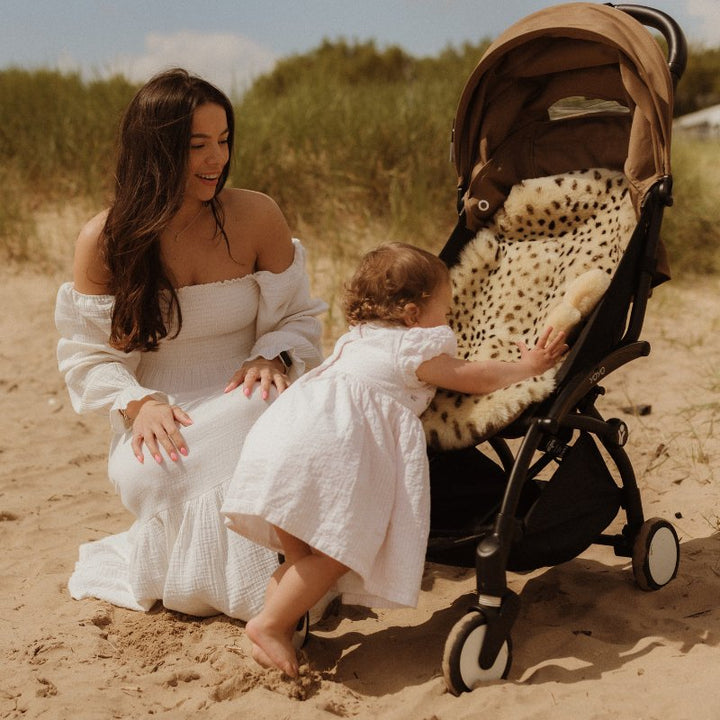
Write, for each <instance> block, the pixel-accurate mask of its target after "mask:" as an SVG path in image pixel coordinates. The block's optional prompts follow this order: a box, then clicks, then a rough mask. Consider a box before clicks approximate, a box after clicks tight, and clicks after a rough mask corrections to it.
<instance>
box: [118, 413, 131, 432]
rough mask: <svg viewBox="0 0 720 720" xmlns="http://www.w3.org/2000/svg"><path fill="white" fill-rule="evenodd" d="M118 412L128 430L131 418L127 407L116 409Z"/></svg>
mask: <svg viewBox="0 0 720 720" xmlns="http://www.w3.org/2000/svg"><path fill="white" fill-rule="evenodd" d="M118 412H119V413H120V416H121V417H122V419H123V422H124V423H125V427H126V428H127V429H128V430H129V429H130V428H131V427H132V424H133V420H132V419H131V418H130V416H129V415H128V412H127V409H126V408H123V409H122V410H118Z"/></svg>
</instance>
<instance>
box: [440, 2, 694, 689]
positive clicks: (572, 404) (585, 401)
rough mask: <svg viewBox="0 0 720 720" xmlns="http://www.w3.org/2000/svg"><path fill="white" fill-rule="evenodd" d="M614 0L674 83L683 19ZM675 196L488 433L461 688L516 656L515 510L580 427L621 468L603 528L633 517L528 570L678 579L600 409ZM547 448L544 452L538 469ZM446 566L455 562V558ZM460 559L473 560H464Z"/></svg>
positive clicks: (458, 232)
mask: <svg viewBox="0 0 720 720" xmlns="http://www.w3.org/2000/svg"><path fill="white" fill-rule="evenodd" d="M607 5H609V6H610V7H613V8H615V9H617V10H619V11H622V12H624V13H627V14H628V15H630V16H631V17H632V18H634V19H635V20H638V21H639V22H640V23H641V24H642V25H645V26H649V27H652V28H654V29H656V30H658V31H660V32H661V33H662V35H663V37H664V38H665V40H666V42H667V48H668V49H667V56H668V66H669V70H670V73H671V76H672V81H673V87H674V86H675V85H676V83H677V81H678V80H679V78H680V76H681V75H682V72H683V70H684V68H685V63H686V57H687V50H686V44H685V39H684V36H683V33H682V31H681V30H680V28H679V26H678V25H677V23H676V22H675V21H674V20H673V19H672V18H671V17H669V16H668V15H666V14H665V13H663V12H660V11H658V10H655V9H653V8H647V7H643V6H637V5H611V4H610V3H607ZM466 190H467V188H466V187H464V186H463V185H460V186H459V188H458V213H459V220H458V223H457V226H456V228H455V230H454V231H453V233H452V235H451V236H450V238H449V240H448V241H447V243H446V245H445V247H444V249H443V250H442V252H441V253H440V257H441V258H442V259H443V260H444V261H445V262H446V264H448V265H449V266H452V265H454V264H455V263H456V262H457V261H458V258H459V255H460V251H461V250H462V248H463V247H464V246H465V244H466V243H467V242H468V241H469V240H470V239H471V238H472V237H473V235H474V232H473V231H471V230H469V229H468V228H467V225H466V217H465V209H464V205H463V198H464V196H465V194H466ZM672 202H673V200H672V177H671V176H670V175H669V174H668V175H665V176H663V177H661V178H660V179H659V180H657V181H656V182H655V183H654V184H653V185H652V186H651V187H650V188H649V190H648V192H647V193H646V195H645V198H644V201H643V204H642V208H641V212H640V215H639V219H638V223H637V226H636V228H635V231H634V233H633V236H632V238H631V239H630V242H629V244H628V248H627V250H626V252H625V254H624V256H623V258H622V260H621V261H620V264H619V266H618V268H617V271H616V273H615V274H614V276H613V279H612V281H611V284H610V287H609V289H608V290H607V292H606V293H605V295H604V297H603V299H602V300H601V301H600V303H599V305H598V306H597V307H596V308H595V310H594V311H593V312H592V314H591V315H590V317H589V318H588V319H587V320H586V321H585V324H584V326H583V327H582V329H580V331H579V333H578V336H577V338H576V339H575V342H574V343H573V344H572V347H571V350H570V351H569V353H568V355H567V357H566V359H565V361H564V363H563V365H562V367H561V368H560V369H559V373H558V377H557V386H558V388H559V390H558V391H557V392H556V393H554V394H553V395H551V397H549V398H548V399H547V400H545V401H543V402H541V403H539V404H537V405H535V406H533V407H531V408H528V410H527V411H525V412H524V413H523V415H522V416H521V417H520V418H518V419H517V420H516V421H514V422H513V423H511V425H510V426H508V427H507V428H505V429H504V430H502V431H501V432H500V433H498V434H496V435H494V436H493V437H491V438H489V439H488V442H489V444H490V445H491V447H492V448H493V450H494V451H495V454H496V455H497V456H498V458H499V460H500V463H501V465H502V468H503V471H504V473H505V475H506V477H507V481H506V485H505V489H504V494H503V496H502V499H501V502H500V505H499V510H498V512H497V514H496V515H495V517H494V520H493V522H492V525H491V526H489V527H485V528H483V532H481V533H476V534H475V535H472V536H471V537H470V538H464V539H463V542H465V543H466V544H467V542H468V541H469V542H471V543H472V544H473V545H474V546H475V548H474V553H473V555H474V563H475V570H476V585H477V602H476V603H475V604H473V605H472V606H471V607H470V608H469V610H468V613H467V614H466V615H465V616H464V617H463V618H462V619H461V620H460V621H459V622H458V623H457V624H456V625H455V626H454V628H453V629H452V631H451V632H450V634H449V636H448V638H447V641H446V644H445V652H444V658H443V674H444V677H445V681H446V684H447V686H448V688H449V690H450V691H451V692H453V693H454V694H460V693H461V692H466V691H469V690H472V689H473V687H475V686H477V685H478V684H481V683H483V682H487V681H493V680H498V679H500V678H505V677H507V674H508V672H509V670H510V665H511V662H512V647H511V642H510V634H511V630H512V627H513V624H514V622H515V620H516V618H517V616H518V612H519V608H520V598H519V596H518V595H517V594H516V593H515V592H514V591H512V590H510V589H509V588H508V583H507V571H508V569H510V570H512V569H513V566H514V565H517V560H516V559H514V558H513V552H514V549H513V544H514V543H515V542H516V541H517V539H518V535H519V532H521V528H520V526H521V525H522V522H521V521H520V520H519V518H518V508H519V506H520V505H521V504H522V499H523V493H524V491H525V490H526V488H527V487H528V484H529V483H531V482H535V481H536V480H535V479H536V477H537V475H538V474H539V473H540V472H541V471H542V470H543V469H544V468H545V467H546V466H547V465H549V464H550V463H551V462H553V460H557V459H561V458H562V457H563V456H564V455H565V454H566V453H567V452H568V450H569V449H571V445H570V443H571V440H572V438H573V437H575V436H576V434H579V436H580V437H584V438H588V437H592V438H596V439H597V440H598V441H599V443H600V444H601V446H602V447H603V448H604V450H605V451H606V452H607V454H608V455H609V456H610V458H611V459H612V461H613V463H614V465H615V467H616V469H617V474H618V475H619V480H620V487H619V488H617V501H616V505H614V506H612V503H611V508H610V515H609V516H607V517H604V518H601V519H600V522H601V523H602V525H601V527H602V528H603V529H604V528H607V526H608V525H609V524H610V522H611V521H612V520H613V519H614V518H615V516H616V514H617V509H619V508H622V509H623V510H624V512H625V515H626V522H625V525H624V527H623V528H622V531H621V532H620V533H618V534H606V533H605V532H603V531H600V532H599V534H598V535H597V536H596V537H595V538H594V540H591V541H590V542H589V543H587V544H585V545H582V544H581V545H580V546H578V547H577V548H575V549H574V550H573V551H572V552H571V553H570V555H569V556H568V555H567V553H565V554H563V553H562V552H561V553H560V554H559V555H558V554H555V555H554V554H553V552H554V551H551V552H550V556H549V558H547V557H546V558H542V557H541V558H540V560H539V562H534V561H535V560H537V558H534V557H531V559H530V561H529V564H528V562H527V560H526V561H525V562H523V561H522V560H521V561H520V569H531V568H532V569H534V568H538V567H542V566H545V565H553V564H557V563H559V562H563V561H565V560H568V559H571V557H575V556H576V555H577V554H579V552H582V550H584V549H585V548H586V547H588V546H589V545H592V544H597V545H605V546H609V547H612V548H613V550H614V552H615V554H616V555H617V556H620V557H628V558H632V566H633V574H634V576H635V579H636V582H637V583H638V585H639V586H640V588H641V589H643V590H657V589H659V588H660V587H662V586H664V585H665V584H667V583H668V582H670V580H672V579H673V578H674V577H675V575H676V574H677V570H678V565H679V541H678V537H677V534H676V532H675V530H674V528H673V526H672V525H671V524H670V523H669V522H667V521H665V520H662V519H660V518H652V519H650V520H646V519H645V516H644V512H643V506H642V500H641V496H640V491H639V488H638V484H637V480H636V476H635V472H634V470H633V466H632V463H631V461H630V458H629V456H628V454H627V452H626V451H625V449H624V446H625V444H626V442H627V439H628V435H629V433H628V427H627V425H626V423H625V422H624V421H622V420H620V419H617V418H609V419H605V418H603V416H602V415H601V413H600V412H599V411H598V409H597V408H596V407H595V405H596V402H597V400H598V398H599V397H600V396H601V395H603V393H604V388H603V387H602V386H601V385H600V383H601V382H602V381H603V380H604V379H605V378H607V376H608V375H610V374H611V373H612V372H614V371H615V370H617V369H619V368H621V367H623V366H624V365H626V364H628V363H629V362H632V361H633V360H635V359H637V358H639V357H643V356H647V355H648V354H649V353H650V344H649V343H648V342H647V341H645V340H641V339H640V333H641V330H642V325H643V320H644V317H645V311H646V307H647V302H648V299H649V297H650V295H651V293H652V288H653V286H654V285H656V284H657V282H658V276H659V275H660V274H662V269H661V268H659V267H658V255H659V253H660V252H661V242H660V226H661V222H662V216H663V212H664V208H665V207H667V206H670V205H672ZM663 279H665V278H663ZM593 335H599V336H600V337H601V338H603V340H602V342H605V343H606V345H607V347H603V346H600V347H598V344H597V343H594V342H593V340H592V336H593ZM510 439H516V440H520V444H519V449H518V451H517V454H514V453H513V451H512V450H511V448H510V445H509V443H508V440H510ZM538 452H539V453H542V457H541V458H540V459H539V460H537V461H535V463H534V464H533V460H534V458H535V457H536V454H537V453H538ZM431 468H432V462H431ZM431 477H432V473H431ZM539 484H540V485H546V484H547V481H539ZM613 485H614V481H613ZM608 517H609V519H608ZM432 540H433V530H432V527H431V542H430V544H429V551H428V559H430V560H433V559H434V558H433V555H432ZM452 542H453V540H451V541H450V545H452ZM531 555H532V553H531ZM467 559H468V556H467V554H466V558H465V560H467ZM437 561H438V562H447V559H446V558H441V559H438V560H437ZM454 564H461V565H463V564H464V565H468V566H470V565H469V563H467V562H458V563H454Z"/></svg>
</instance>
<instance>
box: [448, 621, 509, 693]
mask: <svg viewBox="0 0 720 720" xmlns="http://www.w3.org/2000/svg"><path fill="white" fill-rule="evenodd" d="M486 630H487V620H486V618H485V615H484V614H483V613H482V612H480V611H478V610H474V611H472V612H470V613H468V614H467V615H465V616H464V617H463V618H462V619H461V620H459V621H458V622H457V623H455V625H454V627H453V629H452V630H451V631H450V634H449V635H448V638H447V640H446V641H445V650H444V652H443V662H442V669H443V676H444V678H445V684H446V685H447V687H448V690H450V692H451V693H453V695H460V694H461V693H464V692H469V691H470V690H472V689H473V688H474V687H476V686H477V685H479V684H481V683H484V682H492V681H494V680H501V679H504V678H506V677H507V674H508V672H509V671H510V665H511V664H512V648H511V645H510V639H509V638H508V639H507V640H505V642H504V643H503V645H502V647H501V648H500V652H499V653H498V656H497V658H496V659H495V662H494V663H493V665H492V667H490V668H488V669H487V670H485V669H483V668H482V667H480V651H481V649H482V646H483V641H484V639H485V632H486Z"/></svg>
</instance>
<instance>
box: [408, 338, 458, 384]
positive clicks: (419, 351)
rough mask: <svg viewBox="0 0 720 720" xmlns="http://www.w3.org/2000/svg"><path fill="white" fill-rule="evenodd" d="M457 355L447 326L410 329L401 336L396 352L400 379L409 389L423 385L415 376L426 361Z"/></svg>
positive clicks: (455, 346)
mask: <svg viewBox="0 0 720 720" xmlns="http://www.w3.org/2000/svg"><path fill="white" fill-rule="evenodd" d="M456 353H457V339H456V337H455V334H454V333H453V331H452V330H451V329H450V327H448V326H447V325H441V326H439V327H431V328H421V327H414V328H410V329H409V330H408V331H407V332H406V333H405V334H404V336H403V339H402V342H401V344H400V348H399V350H398V359H399V367H400V373H401V375H402V379H403V381H404V382H406V383H407V384H408V385H409V386H410V387H413V386H414V387H420V386H422V385H424V384H425V383H423V382H422V381H421V380H420V379H419V378H418V376H417V375H416V374H415V373H416V371H417V369H418V368H419V367H420V365H422V364H423V363H424V362H425V361H426V360H430V359H431V358H434V357H436V356H438V355H443V354H447V355H451V356H452V357H455V355H456Z"/></svg>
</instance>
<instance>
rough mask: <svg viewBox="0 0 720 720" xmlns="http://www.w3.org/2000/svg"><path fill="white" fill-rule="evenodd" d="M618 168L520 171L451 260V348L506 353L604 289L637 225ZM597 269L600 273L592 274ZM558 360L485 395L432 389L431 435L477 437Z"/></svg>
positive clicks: (543, 393) (574, 317) (443, 442)
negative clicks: (523, 175) (542, 173)
mask: <svg viewBox="0 0 720 720" xmlns="http://www.w3.org/2000/svg"><path fill="white" fill-rule="evenodd" d="M635 225H636V216H635V211H634V209H633V204H632V199H631V196H630V192H629V185H628V182H627V180H626V179H625V176H624V175H623V174H622V173H620V172H616V171H611V170H605V169H591V170H582V171H573V172H569V173H563V174H561V175H552V176H547V177H541V178H534V179H529V180H524V181H523V182H521V183H520V184H518V185H515V186H514V187H513V188H512V190H511V191H510V193H509V195H508V197H507V199H506V201H505V203H504V205H503V206H502V207H501V208H500V209H499V210H498V211H497V212H496V213H495V215H494V217H493V219H492V221H491V223H490V224H489V225H488V226H486V227H484V228H482V229H481V230H480V231H479V232H478V233H477V235H476V236H475V238H473V239H472V240H471V241H470V242H469V243H468V244H467V245H466V246H465V248H464V249H463V251H462V254H461V256H460V260H459V262H458V264H457V265H455V266H454V267H453V268H452V269H451V281H452V285H453V298H454V299H453V303H454V305H453V309H452V312H451V318H450V326H451V327H452V328H453V330H454V331H455V334H456V335H457V338H458V357H461V358H465V359H470V360H487V359H498V360H505V361H511V360H516V359H517V358H519V357H520V352H519V350H518V348H517V345H516V342H517V341H518V340H522V341H524V342H525V343H526V344H527V345H528V347H532V346H533V345H534V344H535V342H536V341H537V338H538V337H539V335H540V333H541V332H542V330H543V329H544V328H545V327H546V326H547V325H548V324H549V323H550V322H552V323H553V326H554V327H558V328H562V329H565V330H570V329H571V328H572V327H573V325H574V324H576V323H577V322H579V321H580V320H581V319H582V318H583V317H585V316H586V315H587V314H588V313H589V312H590V310H592V308H593V307H594V306H595V304H596V302H597V300H599V298H600V297H601V296H602V293H603V292H604V291H605V289H606V287H607V285H608V284H609V281H610V278H611V277H612V275H613V273H614V272H615V269H616V268H617V265H618V263H619V261H620V258H621V257H622V255H623V252H624V250H625V248H626V247H627V244H628V242H629V240H630V237H631V235H632V233H633V231H634V229H635ZM598 276H601V277H602V278H603V280H604V282H600V283H598V281H599V277H598ZM556 373H557V368H553V369H552V370H549V371H547V372H546V373H544V374H543V375H540V376H538V377H535V378H531V379H528V380H524V381H522V382H519V383H516V384H514V385H512V386H510V387H507V388H504V389H502V390H498V391H496V392H493V393H490V394H488V395H464V394H461V393H455V392H450V391H446V390H443V389H439V390H438V392H437V393H436V395H435V398H434V399H433V401H432V403H431V404H430V406H429V407H428V409H427V410H426V411H425V413H424V414H423V416H422V421H423V425H424V427H425V432H426V437H427V441H428V445H429V446H430V447H433V448H438V449H444V450H450V449H457V448H465V447H470V446H472V445H476V444H478V443H480V442H482V441H484V440H486V439H487V438H488V437H491V436H492V435H494V434H495V433H497V432H498V431H499V430H500V429H502V428H503V427H505V426H506V425H508V424H510V423H511V422H512V421H513V420H515V419H516V418H517V417H518V416H519V415H520V414H522V412H523V410H525V409H526V408H527V407H528V405H530V404H532V403H534V402H538V401H541V400H544V399H545V398H547V397H548V396H549V395H550V393H551V392H552V391H553V389H554V384H555V383H554V378H555V375H556Z"/></svg>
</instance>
